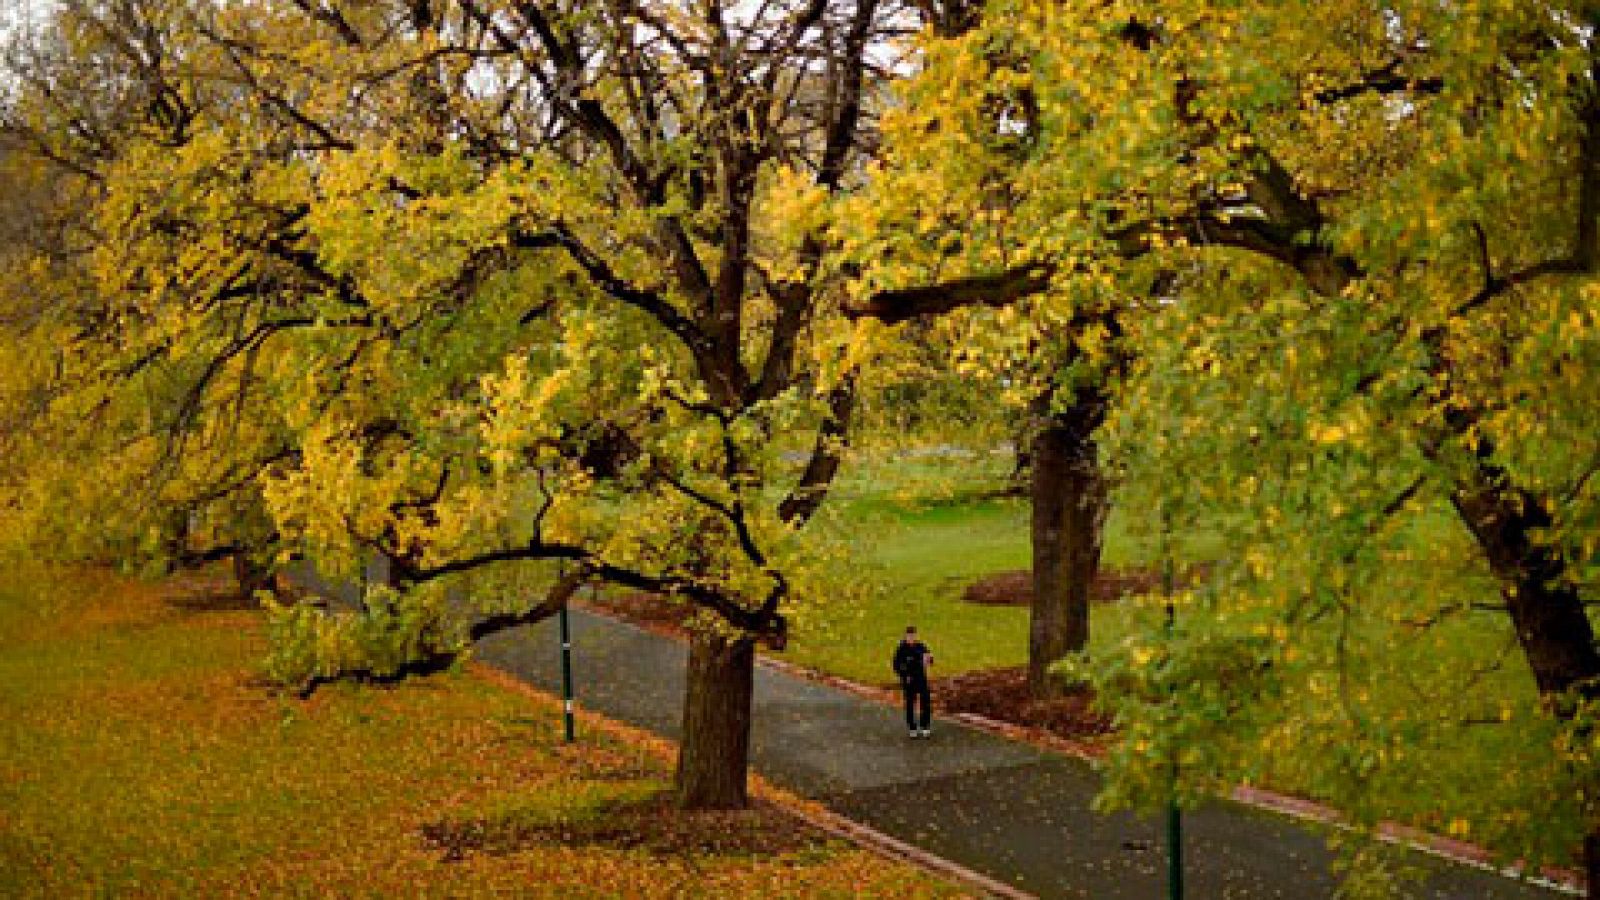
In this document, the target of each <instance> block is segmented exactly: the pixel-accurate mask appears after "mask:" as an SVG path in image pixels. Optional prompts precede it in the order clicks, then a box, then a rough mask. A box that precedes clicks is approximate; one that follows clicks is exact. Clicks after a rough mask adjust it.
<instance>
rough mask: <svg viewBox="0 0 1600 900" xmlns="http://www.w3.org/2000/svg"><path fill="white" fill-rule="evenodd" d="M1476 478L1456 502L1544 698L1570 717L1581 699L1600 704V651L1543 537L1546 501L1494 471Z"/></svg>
mask: <svg viewBox="0 0 1600 900" xmlns="http://www.w3.org/2000/svg"><path fill="white" fill-rule="evenodd" d="M1484 470H1487V471H1484ZM1477 474H1478V475H1479V477H1478V478H1477V479H1475V480H1474V481H1473V482H1472V483H1468V484H1464V485H1462V486H1461V487H1460V488H1458V489H1457V490H1456V492H1455V494H1454V495H1453V496H1452V498H1451V499H1452V501H1453V503H1454V504H1455V507H1456V510H1457V512H1459V513H1460V515H1461V518H1462V521H1463V522H1465V523H1466V525H1467V528H1468V529H1469V530H1470V531H1471V532H1472V534H1473V537H1475V538H1476V539H1477V541H1478V545H1479V546H1480V547H1482V548H1483V552H1484V555H1485V556H1486V557H1487V558H1488V560H1489V567H1490V569H1491V570H1492V571H1493V573H1494V575H1495V578H1496V579H1497V580H1498V581H1499V582H1500V595H1501V597H1502V598H1503V599H1504V600H1505V602H1506V610H1507V612H1508V613H1509V614H1510V616H1511V623H1512V625H1513V626H1514V627H1515V628H1516V630H1517V640H1518V641H1519V642H1520V643H1521V645H1522V651H1523V654H1524V655H1525V656H1526V658H1527V660H1528V666H1529V668H1531V669H1532V670H1533V678H1534V683H1535V684H1537V685H1538V688H1539V694H1540V696H1542V697H1545V698H1547V699H1549V700H1550V701H1552V702H1553V703H1555V710H1554V711H1555V712H1556V714H1557V715H1560V716H1561V717H1562V718H1570V717H1571V716H1572V714H1573V713H1574V712H1575V708H1574V704H1575V701H1577V700H1578V699H1580V698H1582V699H1596V698H1600V649H1597V648H1596V646H1595V634H1594V628H1593V627H1592V626H1591V624H1590V622H1589V615H1588V612H1587V611H1586V610H1585V609H1584V606H1583V598H1582V597H1580V596H1579V594H1578V588H1577V586H1576V585H1574V584H1573V583H1572V581H1571V579H1570V578H1569V573H1568V572H1567V566H1566V561H1565V560H1564V559H1563V558H1562V556H1561V554H1560V552H1559V551H1558V550H1557V549H1556V548H1554V547H1551V546H1549V545H1547V544H1545V543H1543V542H1542V541H1540V540H1538V539H1537V537H1536V536H1537V535H1538V533H1539V532H1540V531H1543V530H1544V529H1546V528H1549V527H1550V525H1551V519H1550V514H1549V513H1548V512H1547V511H1546V508H1545V505H1544V502H1543V499H1542V498H1540V497H1537V496H1533V495H1531V494H1529V493H1528V492H1526V491H1521V490H1517V489H1516V488H1515V487H1512V486H1511V485H1510V484H1509V483H1508V479H1506V478H1505V477H1504V474H1503V473H1500V472H1498V471H1496V470H1494V468H1493V467H1492V466H1484V467H1481V468H1480V472H1479V473H1477Z"/></svg>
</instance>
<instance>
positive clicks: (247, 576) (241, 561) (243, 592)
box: [233, 550, 273, 600]
mask: <svg viewBox="0 0 1600 900" xmlns="http://www.w3.org/2000/svg"><path fill="white" fill-rule="evenodd" d="M233 578H234V581H236V582H238V585H239V596H240V597H242V598H243V599H245V600H253V599H255V596H256V592H257V591H268V590H271V589H272V588H273V578H272V570H271V569H269V568H268V567H266V566H264V565H261V564H260V563H259V562H258V561H257V560H256V558H255V556H254V555H253V554H251V553H250V551H248V550H239V551H237V552H235V553H234V554H233Z"/></svg>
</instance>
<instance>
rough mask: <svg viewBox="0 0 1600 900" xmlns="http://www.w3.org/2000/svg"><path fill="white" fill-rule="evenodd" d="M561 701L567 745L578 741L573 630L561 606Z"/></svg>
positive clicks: (562, 605) (564, 606) (565, 610)
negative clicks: (575, 716)
mask: <svg viewBox="0 0 1600 900" xmlns="http://www.w3.org/2000/svg"><path fill="white" fill-rule="evenodd" d="M561 701H562V704H563V706H564V707H565V712H564V713H563V716H564V718H565V719H566V727H567V743H569V744H570V743H572V742H573V741H575V740H577V739H578V734H577V725H576V723H575V722H574V721H573V718H572V628H571V626H570V624H569V623H568V622H567V605H566V604H565V603H563V604H561Z"/></svg>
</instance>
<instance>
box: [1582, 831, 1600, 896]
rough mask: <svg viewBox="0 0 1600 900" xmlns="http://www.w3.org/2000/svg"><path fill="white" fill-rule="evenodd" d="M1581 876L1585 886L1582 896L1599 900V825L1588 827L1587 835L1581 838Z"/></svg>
mask: <svg viewBox="0 0 1600 900" xmlns="http://www.w3.org/2000/svg"><path fill="white" fill-rule="evenodd" d="M1583 874H1584V881H1585V882H1586V884H1587V889H1586V890H1585V891H1584V896H1585V897H1588V898H1589V900H1597V898H1600V825H1591V826H1589V833H1588V834H1586V835H1584V836H1583Z"/></svg>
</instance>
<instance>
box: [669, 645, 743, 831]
mask: <svg viewBox="0 0 1600 900" xmlns="http://www.w3.org/2000/svg"><path fill="white" fill-rule="evenodd" d="M755 660H756V653H755V642H754V641H753V640H751V639H749V638H740V639H736V640H729V639H728V638H725V637H723V636H721V635H715V634H703V633H700V632H696V633H695V635H694V637H693V639H692V640H691V641H690V643H689V673H688V678H689V683H688V686H687V689H686V690H685V692H684V698H683V742H682V744H681V745H680V748H679V751H678V772H677V788H678V802H679V804H680V805H681V806H683V807H684V808H685V809H741V808H743V807H745V806H747V805H748V804H749V795H748V793H747V791H746V787H745V776H746V773H747V772H748V770H749V761H750V703H751V700H752V698H753V694H754V684H755Z"/></svg>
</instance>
